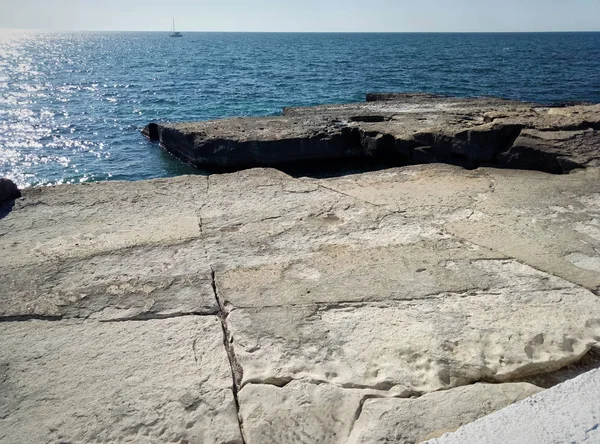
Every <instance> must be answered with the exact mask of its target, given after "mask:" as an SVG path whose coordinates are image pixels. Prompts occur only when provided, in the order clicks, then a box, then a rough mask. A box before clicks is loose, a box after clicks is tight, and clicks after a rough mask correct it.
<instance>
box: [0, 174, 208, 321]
mask: <svg viewBox="0 0 600 444" xmlns="http://www.w3.org/2000/svg"><path fill="white" fill-rule="evenodd" d="M206 181H207V179H206V178H205V177H182V178H176V179H172V180H170V181H165V180H156V181H149V182H138V183H136V184H135V185H133V188H132V187H131V185H132V184H123V183H119V182H107V183H101V184H95V185H84V186H77V187H61V186H58V187H54V188H50V189H34V190H27V192H26V196H25V197H24V198H23V199H20V200H18V201H17V203H16V206H15V208H14V209H13V211H12V212H11V213H10V214H9V216H8V217H6V218H5V219H3V220H1V221H0V239H2V242H0V281H2V282H3V284H4V285H3V289H2V292H0V302H1V303H0V317H19V316H42V317H48V316H53V317H61V316H62V317H83V318H87V317H96V318H98V319H105V320H107V319H129V318H135V317H140V316H141V317H143V316H155V315H163V316H169V315H173V314H185V313H216V311H217V310H218V307H217V303H216V300H215V297H214V293H213V290H212V287H211V270H210V266H209V264H208V262H207V260H206V255H205V251H204V246H203V244H202V242H200V227H199V219H198V217H197V215H196V202H197V201H198V200H202V195H203V193H205V191H206Z"/></svg>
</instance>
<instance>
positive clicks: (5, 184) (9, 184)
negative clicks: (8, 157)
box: [0, 177, 21, 202]
mask: <svg viewBox="0 0 600 444" xmlns="http://www.w3.org/2000/svg"><path fill="white" fill-rule="evenodd" d="M19 197H21V192H20V191H19V188H18V187H17V185H16V184H15V183H14V182H13V181H12V180H10V179H5V178H3V177H0V202H4V201H6V200H15V199H18V198H19Z"/></svg>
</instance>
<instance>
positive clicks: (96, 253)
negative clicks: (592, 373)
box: [0, 102, 600, 444]
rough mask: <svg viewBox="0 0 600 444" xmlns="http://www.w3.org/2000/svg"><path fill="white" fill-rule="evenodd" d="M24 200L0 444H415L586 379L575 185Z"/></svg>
mask: <svg viewBox="0 0 600 444" xmlns="http://www.w3.org/2000/svg"><path fill="white" fill-rule="evenodd" d="M385 103H387V102H385ZM298 113H301V112H300V111H298ZM507 119H508V117H507ZM569 131H571V129H569ZM576 131H580V130H576ZM582 131H584V132H585V131H588V132H590V131H591V132H594V131H595V130H593V129H592V130H582ZM586 134H587V133H586ZM594 134H595V133H594ZM585 137H588V136H587V135H586V136H585ZM594 137H595V136H594ZM590 162H591V161H590ZM22 195H23V196H22V198H20V199H17V200H16V201H15V204H14V207H12V211H10V212H9V213H8V214H6V215H4V217H3V218H2V219H0V283H1V285H0V338H1V340H0V442H1V443H3V444H5V443H6V444H9V443H10V444H12V443H36V444H38V443H55V442H64V443H66V442H69V443H101V442H117V443H118V442H144V443H164V442H178V443H188V444H191V443H246V444H267V443H277V444H282V443H340V444H341V443H375V442H396V443H416V442H421V441H425V440H427V439H434V438H437V437H439V436H441V435H443V434H444V433H445V432H448V431H454V430H456V429H458V428H459V427H461V426H463V425H464V424H467V423H470V422H472V421H475V420H477V419H478V418H481V417H483V416H485V415H487V414H490V413H492V412H494V411H496V410H499V409H502V408H503V407H506V406H508V405H510V404H512V403H513V402H515V401H519V400H522V399H525V398H527V397H529V396H531V395H534V394H536V393H539V392H540V391H541V390H543V389H546V388H548V387H551V386H554V385H556V384H558V383H561V382H563V381H566V380H569V379H571V378H573V377H576V376H577V375H579V374H581V373H584V372H586V371H589V370H592V369H594V368H597V367H599V366H600V357H599V356H600V355H599V352H600V300H599V294H600V169H599V168H597V167H595V166H594V165H593V164H591V163H590V164H589V165H587V168H581V169H580V168H578V169H575V170H573V171H572V172H571V173H570V174H566V175H553V174H547V173H543V172H539V171H526V170H512V169H494V168H483V167H482V168H478V169H473V170H467V169H464V168H462V167H459V166H453V165H446V164H430V165H413V166H406V167H398V168H390V169H385V170H381V171H375V172H366V173H361V174H352V175H346V176H341V177H330V178H323V179H315V178H309V177H292V176H290V175H287V174H285V173H283V172H281V171H278V170H275V169H268V168H255V169H249V170H245V171H240V172H237V173H231V174H214V175H210V176H200V175H198V176H181V177H177V178H172V179H157V180H151V181H140V182H130V183H125V182H104V183H96V184H84V185H76V186H57V187H45V188H36V189H27V190H24V191H23V192H22ZM542 393H544V392H542ZM448 442H450V441H448ZM452 442H457V441H452Z"/></svg>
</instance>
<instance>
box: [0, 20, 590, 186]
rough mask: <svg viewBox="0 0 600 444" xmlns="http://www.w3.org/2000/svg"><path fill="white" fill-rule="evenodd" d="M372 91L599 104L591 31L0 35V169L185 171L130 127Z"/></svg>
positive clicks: (30, 179)
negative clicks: (175, 37)
mask: <svg viewBox="0 0 600 444" xmlns="http://www.w3.org/2000/svg"><path fill="white" fill-rule="evenodd" d="M372 91H408V92H415V91H423V92H433V93H442V94H451V95H458V96H481V95H493V96H502V97H507V98H513V99H523V100H531V101H538V102H545V103H549V102H556V101H571V100H583V101H590V102H600V33H559V34H552V33H548V34H271V33H266V34H260V33H186V34H184V37H183V38H180V39H173V38H169V37H168V33H83V32H79V33H39V32H16V31H0V177H9V178H11V179H13V180H15V181H16V182H17V183H18V184H19V185H21V186H36V185H43V184H57V183H78V182H86V181H97V180H106V179H122V180H138V179H147V178H155V177H168V176H173V175H177V174H184V173H191V172H194V171H195V170H193V169H192V168H191V167H189V166H187V165H184V164H182V163H180V162H179V161H178V160H176V159H174V158H173V157H171V156H170V155H169V154H167V153H165V152H164V151H162V150H161V149H160V148H159V147H158V146H157V145H155V144H151V143H149V142H148V141H146V140H145V139H144V138H143V137H142V136H141V135H140V133H139V130H140V129H141V128H142V127H143V126H144V125H145V124H146V123H147V122H150V121H179V120H204V119H212V118H219V117H230V116H241V115H275V114H279V113H280V112H281V109H282V108H283V107H284V106H291V105H314V104H321V103H340V102H352V101H361V100H364V97H365V93H367V92H372Z"/></svg>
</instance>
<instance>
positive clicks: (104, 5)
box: [0, 0, 600, 32]
mask: <svg viewBox="0 0 600 444" xmlns="http://www.w3.org/2000/svg"><path fill="white" fill-rule="evenodd" d="M0 11H1V12H0V28H10V29H48V30H90V31H92V30H95V31H168V30H169V29H170V27H171V17H173V16H174V17H175V20H176V26H177V29H178V30H180V31H238V32H242V31H274V32H287V31H290V32H521V31H600V0H504V1H502V0H295V1H293V0H210V1H209V0H0Z"/></svg>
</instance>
